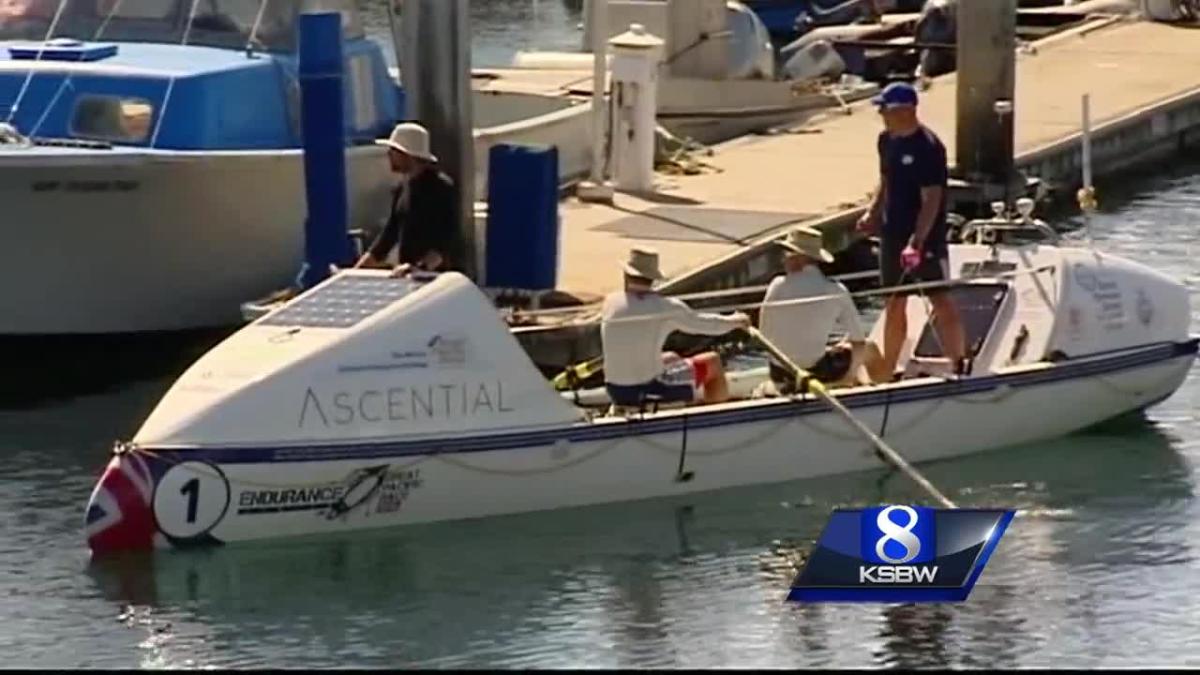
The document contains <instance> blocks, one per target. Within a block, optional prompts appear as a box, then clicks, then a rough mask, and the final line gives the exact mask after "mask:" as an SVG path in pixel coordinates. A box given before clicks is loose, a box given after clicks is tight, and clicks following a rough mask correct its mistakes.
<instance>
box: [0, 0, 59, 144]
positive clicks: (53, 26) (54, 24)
mask: <svg viewBox="0 0 1200 675" xmlns="http://www.w3.org/2000/svg"><path fill="white" fill-rule="evenodd" d="M66 7H67V0H59V3H58V9H56V10H54V18H53V19H51V20H50V25H49V26H47V27H46V37H45V38H44V39H43V40H42V44H41V46H40V47H38V52H37V56H36V57H34V59H33V62H34V64H35V65H36V64H38V63H40V62H41V60H42V56H43V55H44V54H45V53H46V43H48V42H50V39H51V38H53V37H54V31H56V30H58V21H59V19H61V18H62V14H63V10H64V9H66ZM35 72H37V69H36V68H30V69H29V72H28V73H26V74H25V81H24V82H23V83H21V89H20V91H18V92H17V97H16V98H15V99H13V104H12V108H10V109H9V110H8V118H7V119H5V120H4V121H5V123H7V124H12V121H13V118H14V117H16V116H17V111H18V110H20V109H21V101H22V100H23V99H24V98H25V94H27V93H29V85H30V83H31V82H33V75H34V73H35Z"/></svg>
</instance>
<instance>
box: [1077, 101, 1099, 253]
mask: <svg viewBox="0 0 1200 675" xmlns="http://www.w3.org/2000/svg"><path fill="white" fill-rule="evenodd" d="M1091 104H1092V96H1091V94H1084V95H1083V100H1082V101H1081V110H1080V112H1081V115H1082V125H1081V126H1082V138H1081V140H1080V143H1081V144H1082V146H1083V150H1082V157H1081V162H1080V163H1081V164H1082V165H1083V187H1081V188H1079V192H1078V193H1077V194H1076V199H1077V200H1078V202H1079V210H1080V211H1081V212H1082V213H1083V228H1084V230H1085V232H1086V233H1087V240H1088V247H1093V246H1095V241H1094V240H1093V239H1092V212H1093V211H1095V210H1096V188H1095V187H1093V186H1092V105H1091Z"/></svg>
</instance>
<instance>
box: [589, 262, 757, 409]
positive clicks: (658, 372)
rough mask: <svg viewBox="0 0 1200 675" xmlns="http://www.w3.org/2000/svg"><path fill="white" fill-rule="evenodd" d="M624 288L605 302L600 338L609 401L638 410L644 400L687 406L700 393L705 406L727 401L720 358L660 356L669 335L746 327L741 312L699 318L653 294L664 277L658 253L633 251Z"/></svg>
mask: <svg viewBox="0 0 1200 675" xmlns="http://www.w3.org/2000/svg"><path fill="white" fill-rule="evenodd" d="M624 270H625V289H624V290H621V291H617V292H615V293H612V294H611V295H609V296H608V297H607V298H605V300H604V308H603V310H602V318H601V324H600V337H601V340H602V341H603V343H604V379H605V382H606V386H607V389H608V394H609V398H611V399H612V401H613V403H615V404H617V405H622V406H631V407H635V406H641V405H642V404H643V403H644V402H645V401H646V400H647V398H654V399H655V400H659V401H663V402H672V403H691V402H692V401H695V400H696V399H697V398H700V396H699V394H700V390H702V391H703V400H704V402H705V403H720V402H722V401H726V400H728V399H729V386H728V383H727V382H726V380H725V369H724V368H723V367H722V366H721V359H720V357H719V356H718V355H717V354H716V353H713V352H705V353H703V354H699V355H697V356H693V357H690V358H686V359H684V358H680V357H679V356H678V355H675V354H672V353H666V354H664V353H663V351H662V348H663V345H664V344H665V343H666V341H667V337H668V336H669V335H670V334H671V332H672V331H676V330H679V331H683V332H686V333H693V334H698V335H724V334H725V333H728V332H730V331H732V330H735V329H737V328H747V327H749V326H750V319H749V318H748V317H747V316H746V315H745V314H741V313H738V314H734V315H732V316H721V315H719V314H701V313H699V312H696V311H695V310H693V309H692V308H691V307H688V306H687V305H686V304H684V303H683V301H681V300H677V299H675V298H668V297H664V296H662V295H660V294H659V293H657V292H656V291H655V290H654V282H656V281H660V280H662V279H663V275H662V272H661V271H660V270H659V267H658V253H656V252H654V251H653V250H650V249H644V248H635V249H633V250H632V251H630V253H629V260H628V261H627V262H626V263H625V265H624Z"/></svg>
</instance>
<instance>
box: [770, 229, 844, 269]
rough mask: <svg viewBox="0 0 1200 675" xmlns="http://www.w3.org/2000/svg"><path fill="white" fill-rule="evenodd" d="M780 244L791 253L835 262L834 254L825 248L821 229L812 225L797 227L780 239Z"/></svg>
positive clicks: (826, 261)
mask: <svg viewBox="0 0 1200 675" xmlns="http://www.w3.org/2000/svg"><path fill="white" fill-rule="evenodd" d="M778 243H779V245H780V246H782V247H783V248H784V250H785V251H788V252H789V253H795V254H799V255H802V256H806V257H809V258H812V259H813V260H820V261H821V262H825V263H831V262H833V254H832V253H830V252H829V251H826V250H825V246H824V237H823V236H822V235H821V231H820V230H817V229H815V228H811V227H797V228H796V229H794V230H792V231H791V232H788V233H787V237H785V238H783V239H780V240H779V242H778Z"/></svg>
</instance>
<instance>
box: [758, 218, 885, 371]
mask: <svg viewBox="0 0 1200 675" xmlns="http://www.w3.org/2000/svg"><path fill="white" fill-rule="evenodd" d="M779 244H780V246H782V247H783V248H784V249H785V250H786V252H785V254H784V261H783V264H784V269H785V270H786V271H787V274H785V275H781V276H778V277H775V278H774V279H773V280H772V281H771V285H770V286H768V287H767V293H766V296H765V297H764V298H763V306H762V310H761V313H760V316H759V324H760V326H761V327H762V332H763V335H764V336H765V337H766V338H767V339H768V340H770V341H771V342H773V343H775V344H776V345H777V346H778V347H779V348H780V349H781V350H783V352H784V353H785V354H787V355H788V357H789V358H790V359H792V361H794V362H795V363H796V365H798V366H800V367H801V368H804V369H805V370H807V371H808V372H809V373H811V374H812V376H813V377H815V378H816V379H818V380H820V381H822V382H826V383H840V382H843V381H847V380H848V379H849V378H850V377H851V376H853V375H854V371H856V370H857V367H858V366H859V365H866V366H867V370H868V373H869V375H870V377H871V378H872V379H874V378H876V377H877V376H878V375H879V373H878V364H879V361H880V359H879V349H878V347H875V346H874V344H873V343H872V344H868V343H867V341H866V339H867V337H866V331H864V330H863V326H862V322H861V321H860V320H859V316H858V308H856V307H855V306H854V300H853V299H851V297H850V293H849V291H847V290H846V287H845V286H843V285H842V284H840V283H838V282H836V281H832V280H830V279H827V278H826V277H825V275H824V274H822V273H821V269H820V268H819V267H818V266H817V263H818V261H820V262H827V263H828V262H833V256H832V255H830V253H829V252H828V251H826V250H825V249H824V248H823V247H822V244H821V233H820V231H818V230H816V229H813V228H811V227H801V228H797V229H795V230H793V231H791V232H789V233H788V236H787V238H785V239H783V240H781V241H780V242H779ZM837 324H840V325H841V327H842V329H843V330H845V331H846V335H847V338H848V340H847V341H843V342H841V343H839V344H837V345H834V346H833V347H828V348H827V346H826V345H827V344H828V342H829V336H830V334H831V333H832V332H833V328H834V326H835V325H837ZM771 379H772V380H774V382H775V384H776V387H777V388H778V389H779V390H780V392H782V393H784V394H787V393H791V391H793V390H794V388H795V384H796V382H795V378H794V377H793V376H792V374H791V373H789V372H787V371H786V370H785V369H784V368H783V367H781V366H779V365H777V364H772V366H771Z"/></svg>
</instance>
